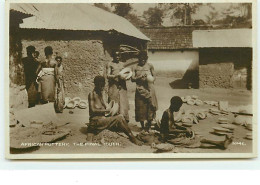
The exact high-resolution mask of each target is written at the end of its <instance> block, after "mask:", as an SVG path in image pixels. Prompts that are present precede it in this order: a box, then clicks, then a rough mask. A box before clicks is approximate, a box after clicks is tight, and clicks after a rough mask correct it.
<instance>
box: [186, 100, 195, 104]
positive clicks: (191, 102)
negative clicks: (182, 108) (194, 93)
mask: <svg viewBox="0 0 260 185" xmlns="http://www.w3.org/2000/svg"><path fill="white" fill-rule="evenodd" d="M187 104H188V105H195V100H193V99H189V100H187Z"/></svg>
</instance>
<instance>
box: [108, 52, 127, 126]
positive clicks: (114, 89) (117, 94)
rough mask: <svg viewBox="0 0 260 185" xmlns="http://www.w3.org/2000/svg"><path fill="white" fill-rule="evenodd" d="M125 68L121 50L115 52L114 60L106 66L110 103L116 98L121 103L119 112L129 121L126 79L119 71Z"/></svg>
mask: <svg viewBox="0 0 260 185" xmlns="http://www.w3.org/2000/svg"><path fill="white" fill-rule="evenodd" d="M122 69H124V63H123V62H122V61H121V54H120V52H114V53H113V61H112V62H109V63H108V64H107V66H106V77H107V79H108V103H109V102H110V101H112V100H114V101H115V102H116V103H118V104H119V113H120V114H122V115H123V116H124V118H125V120H126V121H127V122H129V115H128V110H129V102H128V98H127V88H126V79H123V78H122V77H121V76H120V75H119V72H120V71H121V70H122Z"/></svg>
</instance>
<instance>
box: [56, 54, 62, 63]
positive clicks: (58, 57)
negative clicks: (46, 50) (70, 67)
mask: <svg viewBox="0 0 260 185" xmlns="http://www.w3.org/2000/svg"><path fill="white" fill-rule="evenodd" d="M55 60H56V61H57V63H58V64H61V62H62V58H61V57H60V56H57V57H55Z"/></svg>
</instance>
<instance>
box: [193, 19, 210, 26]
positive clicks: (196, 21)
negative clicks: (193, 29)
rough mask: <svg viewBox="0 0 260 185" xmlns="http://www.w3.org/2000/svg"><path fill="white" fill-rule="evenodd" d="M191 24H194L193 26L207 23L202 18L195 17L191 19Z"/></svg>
mask: <svg viewBox="0 0 260 185" xmlns="http://www.w3.org/2000/svg"><path fill="white" fill-rule="evenodd" d="M192 25H195V26H197V25H207V23H206V22H205V21H204V20H202V19H196V20H194V21H193V23H192Z"/></svg>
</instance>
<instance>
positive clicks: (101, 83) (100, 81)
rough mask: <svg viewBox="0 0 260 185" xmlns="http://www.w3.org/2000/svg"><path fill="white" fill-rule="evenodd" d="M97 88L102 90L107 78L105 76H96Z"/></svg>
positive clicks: (95, 83)
mask: <svg viewBox="0 0 260 185" xmlns="http://www.w3.org/2000/svg"><path fill="white" fill-rule="evenodd" d="M94 85H95V89H96V90H98V91H102V90H103V89H104V87H105V78H104V77H103V76H96V77H95V78H94Z"/></svg>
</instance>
